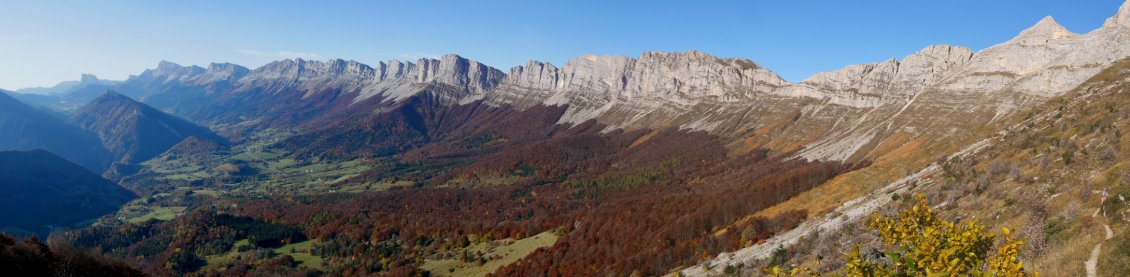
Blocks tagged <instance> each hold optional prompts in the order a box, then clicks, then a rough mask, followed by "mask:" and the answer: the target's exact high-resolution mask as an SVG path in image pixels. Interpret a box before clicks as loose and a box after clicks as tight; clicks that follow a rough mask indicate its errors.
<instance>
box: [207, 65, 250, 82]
mask: <svg viewBox="0 0 1130 277" xmlns="http://www.w3.org/2000/svg"><path fill="white" fill-rule="evenodd" d="M248 73H251V70H250V69H247V68H246V67H242V66H239V65H236V64H230V63H212V64H209V65H208V69H205V70H204V73H203V74H202V76H200V78H199V79H198V80H197V81H198V82H201V83H215V82H221V81H231V80H238V79H240V78H243V76H247V74H248Z"/></svg>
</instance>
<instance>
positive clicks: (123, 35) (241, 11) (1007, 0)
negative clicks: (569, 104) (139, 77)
mask: <svg viewBox="0 0 1130 277" xmlns="http://www.w3.org/2000/svg"><path fill="white" fill-rule="evenodd" d="M1121 3H1122V1H1121V0H1102V1H1048V0H1035V1H1033V0H994V1H983V0H948V1H908V0H881V1H846V0H845V1H689V0H688V1H638V2H628V1H140V0H138V1H81V2H80V1H42V0H41V1H23V0H14V1H12V0H9V1H4V3H3V4H0V6H2V9H0V88H5V89H17V88H22V87H29V86H49V85H53V84H54V83H56V82H59V81H63V80H75V79H78V78H79V75H80V74H82V73H93V74H96V75H98V76H100V77H102V78H108V79H124V78H126V77H127V76H128V75H131V74H138V73H140V72H141V71H143V70H144V69H146V68H152V67H155V66H156V64H157V63H158V62H159V61H161V60H169V61H173V62H177V63H180V64H184V65H189V64H197V65H207V64H208V63H210V62H232V63H237V64H241V65H245V66H249V67H252V68H254V67H257V66H260V65H263V64H265V63H268V62H270V61H272V60H279V59H285V58H295V57H301V58H305V59H317V60H324V59H329V58H343V59H352V60H357V61H360V62H363V63H367V64H376V63H377V62H379V61H384V60H389V59H409V60H415V59H416V58H419V57H430V56H438V55H442V54H445V53H458V54H460V55H462V56H464V57H468V58H471V59H475V60H479V61H481V62H483V63H486V64H488V65H491V66H494V67H497V68H500V69H503V70H504V71H505V70H507V69H509V68H510V67H512V66H516V65H520V64H524V63H525V62H526V61H528V60H531V59H536V60H543V61H549V62H551V63H554V64H556V65H559V66H561V65H564V64H565V62H567V61H569V60H571V59H573V58H576V57H578V56H580V55H582V54H588V53H593V54H613V55H626V56H632V57H635V56H638V55H639V54H640V53H641V52H643V51H685V50H688V49H695V50H699V51H703V52H707V53H711V54H714V55H717V56H720V57H741V58H748V59H751V60H754V61H755V62H758V63H760V64H762V65H763V66H765V67H768V68H769V69H771V70H773V71H775V72H777V73H778V74H780V75H781V76H782V77H784V78H785V79H786V80H789V81H799V80H802V79H804V78H806V77H808V76H809V75H811V74H813V73H816V72H820V71H829V70H834V69H836V68H839V67H842V66H844V65H847V64H854V63H870V62H877V61H882V60H885V59H888V58H901V57H903V56H905V55H907V54H911V53H914V52H916V51H918V50H920V49H922V48H924V47H926V46H927V45H931V44H941V43H944V44H953V45H963V46H968V47H971V48H974V49H982V48H985V47H988V46H991V45H993V44H996V43H1000V42H1003V41H1005V40H1007V39H1009V38H1011V37H1012V36H1014V35H1016V34H1017V33H1019V32H1020V31H1022V30H1024V29H1025V28H1027V27H1029V26H1031V25H1033V24H1035V23H1036V22H1037V21H1038V20H1039V19H1040V18H1042V17H1044V16H1045V15H1051V16H1053V17H1055V18H1056V20H1057V21H1059V22H1060V24H1063V25H1064V26H1066V27H1067V28H1068V29H1070V30H1071V31H1073V32H1077V33H1083V32H1088V31H1090V30H1092V29H1094V28H1097V27H1099V26H1100V25H1102V22H1103V20H1105V19H1106V18H1107V17H1110V16H1112V15H1113V14H1114V13H1115V12H1116V11H1117V8H1118V6H1119V5H1120V4H1121Z"/></svg>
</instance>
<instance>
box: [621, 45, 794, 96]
mask: <svg viewBox="0 0 1130 277" xmlns="http://www.w3.org/2000/svg"><path fill="white" fill-rule="evenodd" d="M635 69H636V70H634V71H633V72H632V74H631V77H630V78H628V87H627V89H626V95H625V96H627V97H632V96H650V97H661V98H666V97H673V96H674V97H680V96H681V97H688V98H697V97H704V96H713V97H718V96H727V97H731V98H748V97H752V96H753V95H754V94H755V93H757V92H766V91H769V90H772V89H775V88H778V87H781V86H782V85H784V84H785V81H784V80H782V79H781V78H780V77H778V76H777V74H774V73H773V72H771V71H769V70H767V69H764V68H762V67H761V66H759V65H757V64H756V63H754V62H753V61H750V60H746V59H720V58H717V57H714V56H711V55H708V54H706V53H702V52H698V51H687V52H683V53H661V52H646V53H644V54H643V55H642V56H640V59H639V60H638V61H637V62H636V65H635Z"/></svg>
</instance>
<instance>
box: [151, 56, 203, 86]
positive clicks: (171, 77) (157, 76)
mask: <svg viewBox="0 0 1130 277" xmlns="http://www.w3.org/2000/svg"><path fill="white" fill-rule="evenodd" d="M201 73H204V68H202V67H199V66H180V65H179V64H176V63H173V62H170V61H161V62H160V63H158V64H157V68H155V69H150V70H146V71H145V72H142V73H141V75H138V78H144V79H154V80H156V81H158V82H161V83H169V82H180V83H190V82H193V81H195V80H196V79H197V78H198V77H199V76H200V74H201Z"/></svg>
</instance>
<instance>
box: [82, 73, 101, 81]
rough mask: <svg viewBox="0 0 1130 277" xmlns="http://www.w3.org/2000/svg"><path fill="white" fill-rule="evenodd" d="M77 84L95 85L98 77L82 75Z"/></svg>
mask: <svg viewBox="0 0 1130 277" xmlns="http://www.w3.org/2000/svg"><path fill="white" fill-rule="evenodd" d="M79 82H82V83H97V82H98V76H94V74H82V78H81V79H79Z"/></svg>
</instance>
